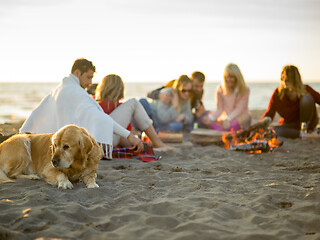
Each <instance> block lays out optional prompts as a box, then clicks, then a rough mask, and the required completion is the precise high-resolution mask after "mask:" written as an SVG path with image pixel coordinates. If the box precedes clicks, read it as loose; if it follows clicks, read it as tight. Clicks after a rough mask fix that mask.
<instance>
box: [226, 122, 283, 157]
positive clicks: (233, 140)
mask: <svg viewBox="0 0 320 240" xmlns="http://www.w3.org/2000/svg"><path fill="white" fill-rule="evenodd" d="M270 123H271V118H268V117H266V118H265V119H263V120H262V121H260V122H258V123H256V124H254V125H251V126H250V127H249V128H247V129H245V130H239V131H237V132H231V133H226V134H224V135H223V136H222V141H223V142H224V147H225V148H226V149H230V150H233V151H243V152H247V153H263V152H272V151H274V150H275V149H276V148H278V147H280V146H281V145H282V142H280V141H279V140H278V139H277V136H276V133H275V132H274V130H272V129H268V126H269V125H270Z"/></svg>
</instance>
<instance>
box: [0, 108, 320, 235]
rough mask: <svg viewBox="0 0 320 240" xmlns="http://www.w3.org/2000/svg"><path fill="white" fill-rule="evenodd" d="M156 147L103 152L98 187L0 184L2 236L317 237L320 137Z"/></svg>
mask: <svg viewBox="0 0 320 240" xmlns="http://www.w3.org/2000/svg"><path fill="white" fill-rule="evenodd" d="M262 113H263V111H254V112H253V113H252V115H253V121H258V120H259V118H260V116H261V115H262ZM21 124H22V122H16V123H7V124H2V125H0V128H1V129H2V130H1V131H2V132H5V133H8V134H12V133H15V132H17V130H18V129H19V128H20V126H21ZM156 154H157V155H161V156H162V158H161V160H158V161H154V162H147V163H146V162H141V161H138V160H136V159H113V160H111V161H101V163H100V165H99V169H98V177H97V183H98V184H99V186H100V187H99V188H96V189H87V188H85V186H84V184H83V183H75V184H74V188H73V189H71V190H61V189H57V188H55V187H52V186H50V185H48V184H47V183H46V182H44V181H42V180H40V181H39V180H23V179H18V180H16V181H15V183H4V184H0V239H5V240H7V239H40V238H42V239H50V238H59V239H159V240H160V239H172V240H180V239H237V240H239V239H240V240H241V239H272V240H274V239H320V227H319V223H320V160H319V155H320V139H307V140H305V141H302V140H300V139H284V143H283V145H282V146H281V147H279V148H278V149H277V150H276V151H274V152H270V153H263V154H247V153H244V152H238V151H230V150H227V149H225V148H223V147H220V146H216V145H209V146H205V147H203V146H198V145H194V146H192V147H189V148H181V149H175V150H170V151H168V152H156Z"/></svg>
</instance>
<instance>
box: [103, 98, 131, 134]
mask: <svg viewBox="0 0 320 240" xmlns="http://www.w3.org/2000/svg"><path fill="white" fill-rule="evenodd" d="M97 102H98V103H99V104H100V106H101V107H102V109H103V111H104V112H105V113H106V114H110V113H112V111H113V110H114V109H115V108H116V107H118V106H119V105H120V104H121V102H119V100H118V101H117V102H116V105H115V104H114V102H113V101H108V100H102V101H97ZM127 129H128V130H129V131H131V130H132V124H131V122H130V123H129V125H128V127H127Z"/></svg>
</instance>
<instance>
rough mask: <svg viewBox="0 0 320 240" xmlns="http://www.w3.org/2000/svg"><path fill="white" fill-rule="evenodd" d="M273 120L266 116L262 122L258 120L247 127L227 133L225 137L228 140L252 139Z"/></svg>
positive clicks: (242, 140)
mask: <svg viewBox="0 0 320 240" xmlns="http://www.w3.org/2000/svg"><path fill="white" fill-rule="evenodd" d="M271 122H272V119H271V118H270V117H265V118H264V119H262V120H261V121H260V122H257V123H255V124H253V125H251V126H250V127H248V128H246V129H243V130H239V131H237V132H235V133H229V134H227V135H225V136H224V138H225V139H226V140H227V141H231V140H232V139H234V138H236V139H237V140H238V141H239V142H244V141H245V140H250V139H252V137H253V136H254V135H255V134H256V133H257V132H259V131H261V130H265V129H267V128H268V127H269V125H270V123H271Z"/></svg>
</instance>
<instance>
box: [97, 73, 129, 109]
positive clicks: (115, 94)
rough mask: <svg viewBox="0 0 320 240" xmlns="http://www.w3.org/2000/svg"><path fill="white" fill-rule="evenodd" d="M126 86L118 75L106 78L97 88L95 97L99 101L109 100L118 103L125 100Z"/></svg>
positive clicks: (110, 75)
mask: <svg viewBox="0 0 320 240" xmlns="http://www.w3.org/2000/svg"><path fill="white" fill-rule="evenodd" d="M124 90H125V89H124V84H123V81H122V79H121V77H119V76H118V75H116V74H109V75H107V76H105V77H104V78H103V79H102V81H101V83H99V85H98V86H97V89H96V93H95V97H96V100H97V101H102V100H108V101H112V102H114V103H116V102H117V101H118V100H121V99H123V98H124Z"/></svg>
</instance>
